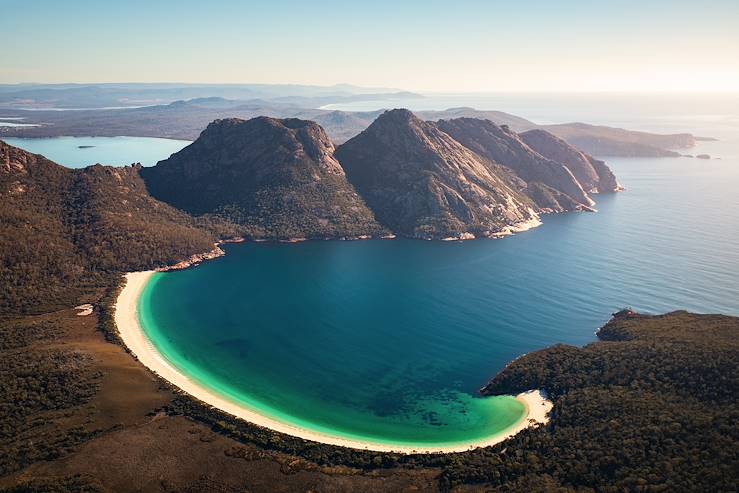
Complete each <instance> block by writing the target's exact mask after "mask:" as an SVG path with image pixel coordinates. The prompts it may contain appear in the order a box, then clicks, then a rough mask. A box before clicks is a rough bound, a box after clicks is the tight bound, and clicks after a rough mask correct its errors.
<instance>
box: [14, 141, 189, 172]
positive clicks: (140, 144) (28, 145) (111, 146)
mask: <svg viewBox="0 0 739 493" xmlns="http://www.w3.org/2000/svg"><path fill="white" fill-rule="evenodd" d="M2 140H4V141H5V142H7V143H8V144H10V145H13V146H16V147H20V148H21V149H25V150H27V151H29V152H33V153H34V154H42V155H43V156H45V157H47V158H48V159H50V160H52V161H54V162H56V163H59V164H62V165H64V166H67V167H69V168H84V167H85V166H89V165H91V164H95V163H100V164H109V165H113V166H127V165H129V164H131V163H137V162H138V163H141V164H143V165H144V166H153V165H155V164H156V163H157V161H160V160H162V159H167V158H168V157H169V156H170V155H172V154H174V153H175V152H177V151H179V150H180V149H182V148H183V147H185V146H187V145H188V144H190V142H189V141H186V140H173V139H157V138H154V137H51V138H44V139H29V138H21V137H6V138H3V139H2ZM79 146H92V147H89V148H83V149H80V147H79Z"/></svg>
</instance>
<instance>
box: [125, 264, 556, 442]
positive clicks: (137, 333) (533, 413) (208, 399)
mask: <svg viewBox="0 0 739 493" xmlns="http://www.w3.org/2000/svg"><path fill="white" fill-rule="evenodd" d="M153 274H154V271H146V272H133V273H129V274H127V275H126V285H125V287H124V288H123V289H122V290H121V293H120V295H119V296H118V300H117V302H116V306H115V315H114V317H115V323H116V326H117V327H118V332H119V334H120V337H121V339H122V340H123V342H124V343H125V344H126V346H128V348H129V349H130V350H131V352H132V353H133V354H134V355H136V357H137V358H138V359H139V361H140V362H141V363H143V364H144V366H146V367H147V368H149V369H150V370H151V371H153V372H154V373H156V374H157V375H159V376H160V377H162V378H164V379H165V380H167V381H169V382H170V383H172V384H173V385H175V386H176V387H178V388H180V389H181V390H182V391H184V392H186V393H188V394H190V395H192V396H193V397H195V398H197V399H199V400H201V401H203V402H205V403H207V404H209V405H211V406H213V407H215V408H218V409H220V410H222V411H225V412H227V413H229V414H231V415H233V416H236V417H238V418H241V419H244V420H246V421H248V422H250V423H253V424H256V425H259V426H263V427H265V428H270V429H272V430H275V431H278V432H280V433H285V434H288V435H293V436H297V437H300V438H304V439H306V440H313V441H316V442H322V443H328V444H332V445H339V446H343V447H352V448H356V449H363V450H375V451H383V452H400V453H431V452H462V451H465V450H469V449H473V448H477V447H485V446H489V445H494V444H496V443H499V442H501V441H503V440H505V439H506V438H508V437H511V436H513V435H515V434H516V433H518V432H519V431H521V430H523V429H524V428H527V427H529V426H532V425H534V424H537V423H546V422H547V420H548V418H547V413H548V412H549V411H550V410H551V409H552V403H551V401H549V400H547V399H546V397H545V396H544V394H543V393H542V392H541V391H539V390H531V391H529V392H524V393H522V394H519V395H518V396H516V398H517V399H518V400H519V401H520V402H522V403H523V404H524V405H525V406H526V410H527V415H526V416H525V417H524V418H523V419H522V420H521V422H520V423H519V424H518V425H517V426H516V427H514V428H512V429H510V430H508V431H506V432H504V433H502V434H499V435H495V436H492V437H490V438H486V439H484V440H481V441H478V442H474V443H469V444H464V445H455V446H448V447H446V446H444V447H433V446H430V447H428V448H424V447H422V446H421V447H408V446H402V445H398V446H396V445H389V444H384V443H374V442H364V441H357V440H351V439H347V438H341V437H336V436H331V435H327V434H323V433H318V432H315V431H311V430H307V429H303V428H300V427H297V426H294V425H291V424H289V423H285V422H282V421H278V420H275V419H273V418H271V417H269V416H264V415H262V414H259V413H257V412H254V411H252V410H250V409H248V408H246V407H244V406H241V405H238V404H235V403H233V402H230V401H229V400H227V399H225V398H223V397H221V396H219V395H218V394H216V393H214V392H213V391H211V390H209V389H207V388H205V387H203V386H202V385H200V384H199V383H197V382H195V381H193V380H192V379H190V378H188V377H187V376H186V375H184V374H183V373H182V372H180V371H179V370H178V369H176V368H175V367H173V366H172V365H170V364H169V363H168V362H167V361H166V360H165V359H164V358H163V357H162V356H161V355H160V354H159V353H158V351H157V350H156V349H155V348H154V346H153V345H152V344H151V342H150V341H149V339H148V338H147V337H146V335H145V334H144V332H143V330H142V328H141V326H140V325H139V320H138V315H137V305H138V298H139V296H140V295H141V292H142V291H143V289H144V287H145V286H146V283H147V282H148V281H149V279H150V278H151V276H152V275H153Z"/></svg>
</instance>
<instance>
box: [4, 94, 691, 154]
mask: <svg viewBox="0 0 739 493" xmlns="http://www.w3.org/2000/svg"><path fill="white" fill-rule="evenodd" d="M270 87H271V86H270ZM342 87H343V86H342ZM324 89H325V88H324ZM72 90H74V91H76V90H77V89H72ZM161 90H162V91H165V92H166V91H169V89H166V88H162V89H161ZM177 91H178V92H176V94H181V93H182V91H181V89H177ZM298 92H302V93H304V94H295V95H293V96H275V97H272V98H271V99H269V98H256V99H249V100H239V99H228V98H223V97H197V98H193V99H189V100H187V101H185V100H178V101H174V102H172V103H169V104H159V105H153V106H145V107H133V108H117V109H96V110H76V111H71V110H70V111H56V110H35V111H29V110H20V109H13V108H8V109H4V110H2V113H3V115H2V116H6V117H15V118H23V123H32V124H38V125H39V126H37V127H1V126H0V136H3V135H4V136H9V137H10V136H13V137H55V136H62V135H70V136H118V135H131V136H142V137H164V138H174V139H186V140H193V139H195V138H197V136H198V135H200V132H201V131H202V130H203V129H204V128H205V127H206V126H207V125H208V123H209V122H211V121H213V120H216V119H226V118H242V119H249V118H254V117H256V116H261V115H266V116H271V117H274V118H300V119H306V120H312V121H315V122H316V123H318V124H320V125H321V126H322V127H323V128H324V129H325V131H326V133H327V134H328V135H329V137H330V138H331V139H332V140H333V142H334V143H336V144H340V143H342V142H345V141H347V140H349V139H351V138H352V137H354V136H356V135H358V134H359V133H360V132H361V131H362V130H364V129H366V128H367V127H368V126H369V125H370V124H371V123H372V122H373V121H374V120H375V119H376V118H377V117H378V116H379V115H380V114H381V113H382V112H383V111H384V110H377V111H352V112H349V111H338V110H327V109H321V108H317V106H320V105H322V104H323V103H324V102H326V101H330V102H337V101H349V100H354V101H356V100H362V99H374V98H380V99H393V98H398V99H404V100H405V99H408V98H409V97H410V96H416V97H422V96H420V95H412V94H411V95H409V94H408V93H382V94H380V93H367V92H365V93H356V94H345V93H343V91H341V94H336V93H334V94H331V95H325V94H311V93H310V92H309V91H298ZM16 94H17V93H16ZM3 97H6V98H7V97H8V95H7V94H5V95H3V93H2V92H1V91H0V107H1V106H3V103H2V98H3ZM417 114H418V116H419V117H420V118H422V119H424V120H441V119H453V118H462V117H466V118H478V119H488V120H491V121H492V122H494V123H496V124H498V125H508V126H509V128H510V129H511V130H513V131H515V132H523V131H527V130H532V129H543V130H546V131H548V132H550V133H552V134H554V135H556V136H558V137H560V138H562V139H564V140H565V141H567V142H568V143H569V144H572V145H574V146H576V147H578V148H579V149H580V150H581V151H584V152H587V153H588V154H591V155H595V156H629V157H636V156H646V157H659V156H679V155H680V154H679V153H678V152H676V151H675V150H674V149H678V150H679V149H686V148H690V147H692V146H694V145H695V142H696V140H699V139H700V138H698V137H695V136H693V135H691V134H687V133H681V134H667V135H662V134H653V133H647V132H638V131H632V130H626V129H620V128H613V127H606V126H597V125H589V124H586V123H563V124H558V125H537V124H535V123H533V122H531V121H529V120H526V119H525V118H521V117H519V116H515V115H511V114H509V113H505V112H502V111H484V110H477V109H474V108H468V107H461V108H450V109H446V110H442V111H420V112H418V113H417Z"/></svg>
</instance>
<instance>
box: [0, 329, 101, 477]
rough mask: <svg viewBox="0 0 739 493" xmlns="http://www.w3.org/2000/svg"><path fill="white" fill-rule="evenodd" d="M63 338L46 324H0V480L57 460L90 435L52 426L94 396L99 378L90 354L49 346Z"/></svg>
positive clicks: (77, 430) (85, 432)
mask: <svg viewBox="0 0 739 493" xmlns="http://www.w3.org/2000/svg"><path fill="white" fill-rule="evenodd" d="M64 333H65V331H64V329H63V328H62V327H61V326H60V325H59V324H58V322H56V323H55V322H53V321H48V320H31V319H26V320H20V321H6V322H2V323H0V334H1V337H0V476H3V475H4V474H7V473H9V472H11V471H14V470H17V469H19V468H22V467H24V466H26V465H28V464H30V463H32V462H35V461H38V460H51V459H54V458H56V457H59V456H61V455H63V454H65V453H66V452H68V451H69V450H71V449H72V448H73V447H74V446H75V445H77V444H79V443H81V442H82V441H85V440H87V439H89V438H90V436H92V435H93V434H94V433H93V432H90V431H88V430H85V429H84V428H83V427H81V426H68V427H59V426H56V420H57V419H60V418H61V419H63V417H64V416H65V414H66V413H67V412H70V411H72V410H74V409H75V408H77V407H79V406H81V405H82V404H84V403H86V402H88V401H89V400H90V399H91V398H92V397H93V396H94V395H95V392H96V391H97V380H98V379H99V378H100V376H101V375H100V373H99V372H97V371H95V370H93V369H92V368H91V365H90V357H89V356H88V355H86V354H83V353H80V352H75V351H67V350H64V349H61V348H58V347H55V346H54V345H53V343H54V341H56V340H58V339H59V338H60V337H62V336H64Z"/></svg>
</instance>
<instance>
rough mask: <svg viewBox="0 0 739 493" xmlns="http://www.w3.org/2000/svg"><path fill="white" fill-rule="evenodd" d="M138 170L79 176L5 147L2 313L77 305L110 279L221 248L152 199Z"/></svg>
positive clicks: (1, 162) (0, 203) (0, 206)
mask: <svg viewBox="0 0 739 493" xmlns="http://www.w3.org/2000/svg"><path fill="white" fill-rule="evenodd" d="M138 170H139V168H138V167H126V168H111V167H107V166H100V165H96V166H92V167H90V168H86V169H81V170H71V169H68V168H65V167H63V166H60V165H58V164H56V163H53V162H51V161H49V160H48V159H46V158H44V157H43V156H40V155H36V154H30V153H28V152H26V151H23V150H22V149H18V148H16V147H13V146H9V145H7V144H5V143H4V142H2V141H0V228H1V231H0V267H1V268H0V312H2V313H24V312H37V311H40V310H43V309H47V308H49V307H58V306H63V305H65V304H68V303H73V302H74V301H76V300H77V296H78V294H79V292H80V290H81V289H84V288H86V287H87V288H89V286H90V285H96V284H99V283H101V282H103V281H104V280H105V278H106V276H107V275H108V274H109V273H113V272H120V271H128V270H136V269H145V268H153V267H157V266H163V265H166V264H168V263H172V262H175V261H177V260H181V259H182V258H186V257H188V256H190V255H192V254H195V253H200V252H203V251H208V250H210V249H212V248H213V242H214V241H215V239H214V236H213V235H212V234H211V233H210V232H208V231H206V230H204V229H201V228H199V227H197V226H196V225H195V223H194V221H193V220H192V218H190V217H189V216H187V215H186V214H184V213H182V212H181V211H177V210H176V209H174V208H172V207H170V206H168V205H166V204H164V203H161V202H159V201H156V200H154V199H152V198H151V197H150V196H149V194H148V193H147V191H146V188H145V187H144V184H143V181H142V180H141V178H140V177H139V175H138Z"/></svg>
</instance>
